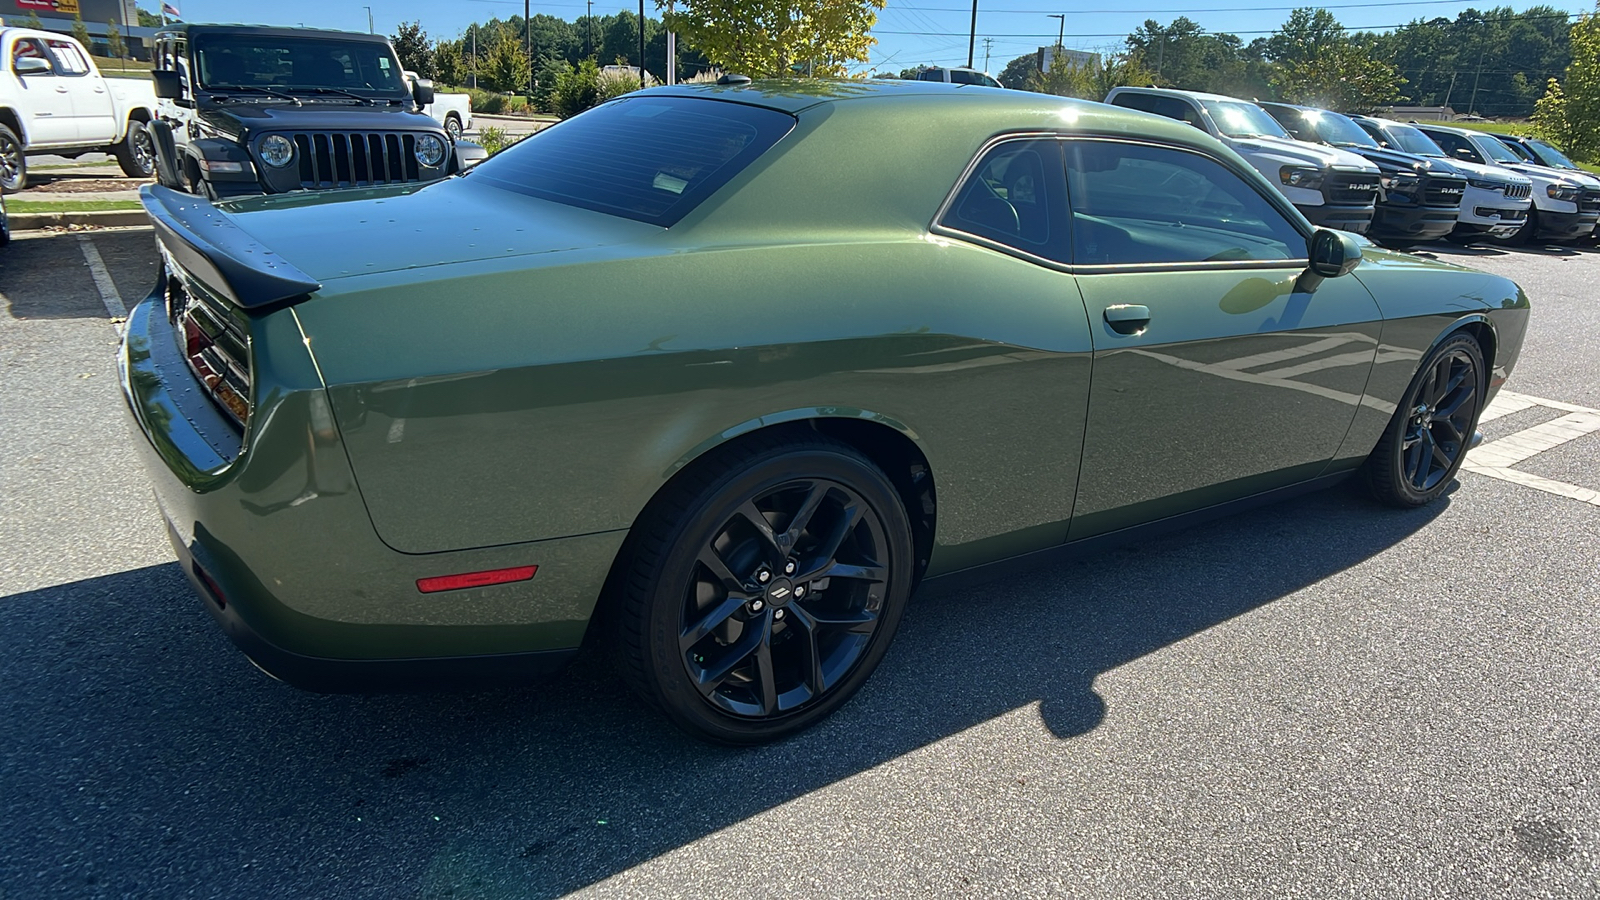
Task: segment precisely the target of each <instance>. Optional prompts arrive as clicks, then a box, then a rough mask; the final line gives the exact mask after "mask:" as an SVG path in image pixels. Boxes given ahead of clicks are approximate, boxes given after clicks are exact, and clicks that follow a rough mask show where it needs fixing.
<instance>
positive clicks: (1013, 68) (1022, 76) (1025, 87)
mask: <svg viewBox="0 0 1600 900" xmlns="http://www.w3.org/2000/svg"><path fill="white" fill-rule="evenodd" d="M1038 74H1039V57H1038V55H1037V54H1034V53H1026V54H1023V55H1022V56H1019V57H1017V58H1016V59H1013V60H1012V61H1010V62H1008V63H1006V67H1005V68H1004V69H1001V70H1000V74H999V75H998V76H997V77H996V79H995V80H996V81H999V82H1000V84H1001V85H1002V86H1004V87H1008V88H1011V89H1012V90H1014V91H1030V90H1033V87H1032V85H1033V79H1034V76H1036V75H1038ZM900 77H902V78H904V77H905V76H904V75H901V76H900Z"/></svg>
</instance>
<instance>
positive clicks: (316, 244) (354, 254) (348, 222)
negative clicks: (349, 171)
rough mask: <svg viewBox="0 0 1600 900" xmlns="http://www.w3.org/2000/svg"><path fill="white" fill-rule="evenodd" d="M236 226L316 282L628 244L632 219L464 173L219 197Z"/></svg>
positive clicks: (634, 225)
mask: <svg viewBox="0 0 1600 900" xmlns="http://www.w3.org/2000/svg"><path fill="white" fill-rule="evenodd" d="M217 208H218V209H220V210H223V211H225V212H227V213H228V214H229V217H230V218H231V219H232V221H233V223H234V224H236V225H237V226H239V228H241V229H243V230H244V231H246V232H248V233H249V234H250V236H251V237H254V238H255V239H256V240H257V241H259V242H260V243H261V244H262V245H264V246H265V247H267V248H269V249H270V250H272V251H275V252H276V253H277V254H278V255H279V256H281V257H283V259H285V260H286V261H288V262H290V263H292V264H293V265H294V266H296V267H297V268H299V269H300V270H301V271H302V272H304V273H306V274H307V275H309V276H311V277H312V278H314V279H316V280H317V281H321V282H328V281H332V280H334V279H338V278H345V277H350V276H354V275H371V274H375V273H379V272H392V271H396V270H399V269H421V268H427V267H430V266H440V265H446V264H449V263H460V262H470V261H473V260H481V259H505V258H508V257H514V256H525V255H529V254H538V253H552V252H558V251H562V250H580V249H587V248H594V247H604V246H609V245H612V244H620V243H626V242H629V241H634V240H639V239H640V238H644V237H649V236H650V235H653V234H659V233H660V232H661V231H662V229H661V228H660V227H658V226H655V225H647V224H645V223H643V222H635V221H633V220H632V219H623V218H619V217H617V216H609V215H605V214H604V213H597V212H591V211H589V210H585V209H578V208H577V207H572V206H565V205H563V204H560V203H552V202H549V201H546V200H539V199H537V198H534V197H526V196H523V195H521V194H515V193H512V192H510V191H506V190H502V189H500V188H496V187H490V186H488V185H479V184H474V183H473V182H472V179H470V178H450V179H447V180H445V181H438V182H434V183H432V184H429V185H426V186H420V187H419V186H415V185H410V186H406V187H399V188H376V189H371V190H347V191H320V192H311V191H307V192H304V193H298V192H297V193H294V194H280V195H278V196H275V197H253V198H250V199H247V200H242V201H228V202H225V203H219V204H217Z"/></svg>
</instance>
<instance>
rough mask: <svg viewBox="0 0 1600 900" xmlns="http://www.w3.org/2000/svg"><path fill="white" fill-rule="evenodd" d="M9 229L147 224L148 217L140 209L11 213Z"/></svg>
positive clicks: (108, 226)
mask: <svg viewBox="0 0 1600 900" xmlns="http://www.w3.org/2000/svg"><path fill="white" fill-rule="evenodd" d="M10 222H11V229H12V230H13V231H28V230H31V229H38V228H48V227H50V226H52V225H57V226H65V225H98V226H100V227H102V228H116V227H119V226H125V225H148V224H150V217H149V216H146V215H145V212H144V210H142V209H104V210H90V211H85V212H72V211H70V210H68V211H62V212H41V213H12V214H11V215H10Z"/></svg>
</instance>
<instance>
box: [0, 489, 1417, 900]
mask: <svg viewBox="0 0 1600 900" xmlns="http://www.w3.org/2000/svg"><path fill="white" fill-rule="evenodd" d="M1447 503H1448V501H1447V500H1445V501H1441V502H1440V503H1437V504H1434V505H1433V506H1431V507H1428V508H1425V509H1421V510H1411V511H1400V512H1396V511H1393V510H1387V509H1380V508H1378V507H1376V506H1375V505H1373V504H1371V503H1370V502H1369V501H1367V500H1365V499H1364V498H1361V497H1358V496H1355V494H1354V492H1353V491H1352V490H1350V489H1348V488H1335V489H1333V490H1330V491H1324V492H1321V493H1318V494H1313V495H1310V496H1308V497H1303V498H1299V499H1296V500H1292V501H1288V502H1285V503H1282V504H1278V505H1276V506H1271V507H1266V508H1262V509H1257V510H1253V511H1250V512H1247V513H1243V514H1241V515H1238V516H1235V517H1232V518H1228V519H1223V520H1219V521H1216V522H1212V523H1209V524H1206V525H1202V526H1198V527H1196V528H1194V529H1191V530H1189V531H1185V532H1181V533H1178V534H1175V535H1171V536H1166V537H1161V538H1159V539H1155V540H1152V541H1149V542H1147V543H1144V544H1135V545H1130V546H1125V547H1123V548H1122V549H1118V550H1113V551H1110V552H1107V553H1105V554H1102V555H1099V556H1096V557H1093V558H1087V559H1082V560H1079V561H1074V562H1066V563H1062V564H1057V565H1053V566H1050V567H1048V568H1044V569H1040V570H1037V571H1034V572H1031V573H1028V574H1025V575H1018V576H1013V577H1008V578H1005V579H1001V580H997V581H994V582H991V583H987V584H983V585H980V586H978V587H973V588H969V589H963V590H958V591H950V592H941V593H937V594H933V595H930V596H928V597H926V598H920V602H919V600H918V599H914V600H913V602H912V605H911V608H910V610H909V611H908V613H907V616H906V619H905V621H904V624H903V626H902V629H901V632H900V634H899V636H898V637H897V639H896V643H895V646H894V647H893V648H892V649H891V651H890V653H889V656H888V657H887V659H886V660H885V662H884V664H883V666H882V668H881V669H880V670H879V671H878V672H877V673H876V674H875V675H874V676H873V678H872V679H870V680H869V682H868V684H867V686H866V687H865V688H864V689H863V690H862V692H861V693H860V694H859V695H858V696H857V697H856V698H855V699H854V700H853V701H852V702H851V703H849V704H847V705H846V706H845V707H844V708H843V709H842V710H841V711H840V712H839V713H838V714H836V715H835V716H833V717H832V718H830V719H829V720H827V721H825V722H824V723H822V724H821V725H819V726H818V727H816V728H813V729H811V730H810V731H807V732H805V733H803V734H801V735H798V736H796V737H794V738H791V739H789V740H787V741H784V742H781V743H778V744H775V745H771V746H766V747H758V748H749V749H733V748H726V747H715V746H708V745H706V744H703V743H700V742H697V741H695V740H693V739H690V738H688V737H685V736H683V735H681V734H679V733H678V732H676V731H675V730H674V729H673V728H672V727H671V726H670V725H668V724H667V723H666V722H665V721H664V720H663V719H662V718H661V717H660V716H659V715H657V714H655V713H654V712H652V711H650V710H648V709H646V708H644V707H643V706H642V705H641V704H639V703H638V702H636V701H635V700H634V699H633V698H632V697H631V695H630V694H628V693H627V691H626V690H625V689H624V688H623V687H622V686H621V685H620V684H619V683H618V681H617V680H616V679H615V678H614V677H613V676H612V675H611V674H610V671H609V669H608V667H607V665H606V663H605V661H604V659H603V658H602V657H600V656H599V655H598V654H589V655H586V656H584V657H582V658H580V660H579V662H578V663H577V664H575V665H574V666H573V667H572V668H570V669H569V670H567V671H566V672H565V673H564V674H562V675H560V676H558V677H557V678H556V679H554V680H553V681H552V682H551V683H549V684H546V685H544V686H541V687H539V688H536V689H521V690H502V691H487V692H479V693H470V694H447V693H439V694H420V695H418V694H410V695H393V696H327V695H317V694H310V693H305V692H301V691H297V690H295V689H292V688H289V687H286V686H284V685H281V684H279V683H277V682H274V681H271V680H270V679H268V678H266V677H265V676H263V675H261V674H260V673H258V672H256V671H254V670H252V669H251V668H250V667H249V666H248V664H247V663H246V662H245V660H244V659H243V658H242V657H241V656H240V655H239V654H238V653H237V652H236V651H235V650H234V649H233V648H232V647H231V646H229V645H228V644H227V642H226V639H225V638H224V637H223V636H222V634H221V633H220V631H219V630H218V629H216V628H215V626H214V625H213V624H212V621H211V619H210V617H209V616H208V615H207V614H206V613H205V611H204V610H203V609H201V607H200V601H199V600H198V599H196V598H195V597H194V595H193V594H192V593H191V591H190V589H189V587H188V585H187V583H186V582H185V580H184V578H183V576H182V574H181V572H180V571H179V570H178V567H177V565H176V563H169V564H165V565H157V566H152V567H148V568H143V569H137V570H134V571H129V572H123V573H119V574H115V575H107V576H104V577H99V578H94V579H89V580H86V581H80V582H75V583H72V584H65V585H60V586H56V587H51V588H47V589H43V590H36V591H32V592H29V593H24V594H18V595H14V596H11V597H7V598H4V601H3V602H0V651H3V652H0V678H3V679H4V683H5V684H6V685H7V689H8V691H9V692H10V693H11V697H10V699H9V700H8V702H7V704H6V706H5V709H6V712H5V714H4V723H3V724H4V727H3V728H0V760H3V762H0V772H3V779H0V780H3V783H4V784H5V785H6V788H5V790H4V791H0V810H3V812H4V814H5V816H6V820H7V821H8V822H10V823H12V827H10V828H9V829H7V830H6V831H5V832H4V833H3V834H0V860H5V861H7V862H8V863H9V864H8V865H7V866H5V867H3V868H0V890H3V891H5V892H6V896H18V897H21V896H29V897H43V896H48V895H56V894H60V895H63V896H68V895H70V896H94V895H97V894H105V895H114V894H116V895H126V894H136V895H145V896H176V895H186V894H188V893H190V892H194V891H202V892H207V893H216V894H221V895H226V896H230V897H246V896H256V895H262V896H274V897H281V896H319V895H326V893H327V892H328V885H329V884H332V883H335V882H333V881H332V880H331V879H333V878H337V879H338V881H337V883H338V884H339V889H338V895H339V896H341V897H368V896H371V897H382V898H390V897H396V896H412V895H420V896H452V895H453V896H518V897H553V896H558V895H561V894H564V893H567V892H569V891H572V890H576V889H578V888H581V887H584V886H586V885H590V884H593V883H595V882H597V881H599V880H601V879H604V878H607V877H609V876H612V875H615V874H618V873H620V872H623V871H625V870H627V869H629V868H631V867H633V866H636V865H638V864H640V863H643V862H646V861H648V860H650V859H653V858H655V857H657V856H660V855H662V854H664V853H667V852H669V851H672V850H673V849H675V848H678V847H681V846H684V845H686V844H689V843H691V842H695V841H697V840H699V839H701V838H706V837H707V836H710V835H713V834H715V833H716V832H718V831H719V830H721V829H724V828H726V827H728V826H730V825H733V824H736V823H738V822H741V821H743V820H745V819H748V818H750V817H752V816H756V815H758V814H761V813H764V812H766V811H768V810H772V809H773V808H774V807H777V806H779V805H781V804H783V803H786V802H788V801H791V800H794V799H796V798H798V797H801V796H803V795H805V794H808V793H810V792H812V791H816V790H818V789H821V788H824V787H826V786H828V785H831V784H834V783H836V782H839V781H841V780H844V779H848V778H851V777H852V776H855V775H857V774H859V773H863V772H866V771H868V770H870V769H872V768H873V767H876V766H878V765H880V764H882V763H885V762H888V761H891V760H894V759H896V758H898V757H901V756H904V755H905V754H908V753H912V752H914V751H917V750H918V749H919V748H923V747H926V746H927V745H929V744H931V743H933V742H935V741H939V740H941V739H943V738H947V737H949V736H952V735H955V734H958V733H960V732H963V731H965V730H967V729H970V728H973V727H975V726H978V725H981V724H983V723H985V722H987V721H989V720H991V719H994V718H995V717H997V716H1002V715H1006V714H1008V713H1014V712H1015V711H1018V710H1026V709H1028V708H1029V707H1033V708H1035V709H1036V710H1037V715H1038V717H1039V720H1040V722H1041V723H1042V725H1043V727H1044V728H1046V729H1048V731H1049V733H1050V734H1051V735H1053V736H1054V737H1055V738H1056V739H1059V740H1072V739H1073V738H1074V737H1076V736H1078V735H1082V734H1085V733H1086V732H1089V731H1090V730H1092V729H1094V728H1095V727H1096V726H1097V725H1099V724H1100V723H1101V721H1102V720H1103V719H1104V717H1105V715H1106V707H1105V704H1104V703H1103V702H1102V700H1101V698H1100V696H1099V695H1098V694H1097V693H1096V691H1095V687H1094V681H1095V678H1096V677H1097V676H1098V675H1099V674H1100V673H1102V672H1106V671H1108V670H1110V669H1112V668H1114V667H1117V666H1120V665H1123V664H1125V663H1127V662H1129V661H1130V660H1134V659H1137V658H1139V657H1141V656H1144V655H1146V654H1149V653H1152V652H1155V651H1158V650H1160V649H1162V648H1164V647H1167V646H1169V645H1171V644H1173V643H1174V642H1176V641H1180V640H1182V639H1184V638H1186V637H1189V636H1191V635H1195V634H1197V633H1200V632H1202V631H1205V630H1206V629H1210V628H1213V627H1216V626H1218V625H1221V624H1223V623H1226V622H1228V621H1229V620H1231V619H1234V618H1236V617H1238V616H1241V615H1244V614H1247V613H1249V612H1250V611H1252V610H1255V609H1257V608H1260V607H1262V606H1264V605H1266V604H1269V603H1271V602H1273V601H1274V600H1277V599H1279V598H1281V597H1284V596H1287V595H1290V594H1293V593H1294V592H1296V591H1298V590H1300V589H1302V588H1304V587H1306V586H1308V585H1310V584H1313V583H1316V582H1318V581H1321V580H1323V579H1325V578H1328V577H1330V576H1331V575H1334V574H1336V573H1338V572H1340V571H1342V570H1345V569H1347V568H1350V567H1351V566H1354V565H1357V564H1359V563H1361V562H1363V561H1364V560H1367V559H1369V558H1371V557H1373V556H1375V555H1377V554H1379V553H1382V552H1384V551H1385V550H1387V549H1388V548H1390V547H1392V546H1394V545H1395V544H1397V543H1399V542H1401V541H1402V540H1404V539H1405V538H1406V537H1407V536H1409V535H1411V534H1413V533H1414V532H1416V531H1418V530H1419V529H1421V528H1423V527H1425V526H1426V525H1427V524H1428V523H1429V522H1430V521H1432V520H1433V519H1434V518H1435V517H1436V516H1437V515H1439V513H1440V512H1441V511H1442V509H1443V508H1444V507H1445V506H1446V505H1447ZM1197 702H1204V701H1203V700H1197ZM7 882H10V883H7ZM202 885H203V887H201V886H202Z"/></svg>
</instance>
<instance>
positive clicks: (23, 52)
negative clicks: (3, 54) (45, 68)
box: [11, 38, 54, 77]
mask: <svg viewBox="0 0 1600 900" xmlns="http://www.w3.org/2000/svg"><path fill="white" fill-rule="evenodd" d="M19 59H42V60H44V61H45V62H47V63H51V65H54V63H53V62H51V59H50V55H49V54H48V53H46V52H45V51H44V44H41V43H39V42H38V41H36V40H34V39H33V38H22V39H21V40H19V41H17V43H16V46H15V47H13V48H12V50H11V65H12V67H13V68H15V67H16V64H17V60H19ZM49 74H51V73H49V72H39V73H37V75H35V76H34V77H37V76H38V75H49Z"/></svg>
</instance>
